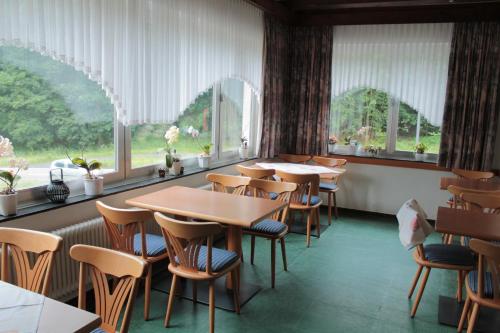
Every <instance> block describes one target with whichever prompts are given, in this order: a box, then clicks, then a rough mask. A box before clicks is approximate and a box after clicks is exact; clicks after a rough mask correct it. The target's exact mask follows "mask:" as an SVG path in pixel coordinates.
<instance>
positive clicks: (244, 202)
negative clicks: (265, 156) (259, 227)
mask: <svg viewBox="0 0 500 333" xmlns="http://www.w3.org/2000/svg"><path fill="white" fill-rule="evenodd" d="M126 203H127V204H128V205H131V206H135V207H140V208H145V209H150V210H152V211H156V212H161V213H166V214H172V215H177V216H184V217H190V218H196V219H202V220H205V221H213V222H219V223H221V224H224V225H226V226H227V227H228V231H227V236H228V250H230V251H235V252H236V253H238V254H239V255H240V256H241V254H242V250H241V240H242V228H250V227H251V226H253V225H254V224H256V223H258V222H260V221H261V220H263V219H265V218H266V217H268V216H270V215H272V214H273V213H274V212H276V211H278V210H280V209H282V208H283V207H285V206H286V203H284V202H281V201H273V200H268V199H262V198H253V197H247V196H239V195H232V194H227V193H220V192H212V191H206V190H201V189H197V188H190V187H183V186H172V187H169V188H166V189H164V190H161V191H157V192H153V193H149V194H146V195H142V196H139V197H136V198H132V199H129V200H127V201H126ZM226 284H227V287H228V288H229V289H231V288H232V285H231V279H230V278H228V279H227V281H226Z"/></svg>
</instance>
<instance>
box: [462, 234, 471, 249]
mask: <svg viewBox="0 0 500 333" xmlns="http://www.w3.org/2000/svg"><path fill="white" fill-rule="evenodd" d="M470 240H471V238H470V237H469V236H464V238H463V243H464V244H463V245H464V246H466V247H469V243H470Z"/></svg>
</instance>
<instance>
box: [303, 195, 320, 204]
mask: <svg viewBox="0 0 500 333" xmlns="http://www.w3.org/2000/svg"><path fill="white" fill-rule="evenodd" d="M320 202H321V199H320V197H318V196H316V195H313V196H311V206H314V205H317V204H319V203H320ZM302 204H303V205H307V194H304V195H303V196H302Z"/></svg>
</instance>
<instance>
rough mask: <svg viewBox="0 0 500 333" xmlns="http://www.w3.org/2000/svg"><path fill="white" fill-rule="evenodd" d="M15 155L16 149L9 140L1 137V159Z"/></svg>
mask: <svg viewBox="0 0 500 333" xmlns="http://www.w3.org/2000/svg"><path fill="white" fill-rule="evenodd" d="M13 154H14V147H13V146H12V142H10V140H9V139H8V138H4V137H3V136H1V135H0V157H7V156H12V155H13Z"/></svg>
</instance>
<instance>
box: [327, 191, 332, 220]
mask: <svg viewBox="0 0 500 333" xmlns="http://www.w3.org/2000/svg"><path fill="white" fill-rule="evenodd" d="M328 225H332V192H328Z"/></svg>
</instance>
